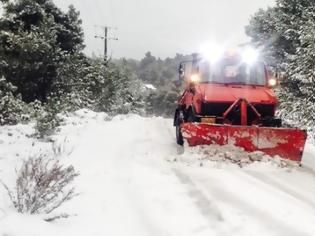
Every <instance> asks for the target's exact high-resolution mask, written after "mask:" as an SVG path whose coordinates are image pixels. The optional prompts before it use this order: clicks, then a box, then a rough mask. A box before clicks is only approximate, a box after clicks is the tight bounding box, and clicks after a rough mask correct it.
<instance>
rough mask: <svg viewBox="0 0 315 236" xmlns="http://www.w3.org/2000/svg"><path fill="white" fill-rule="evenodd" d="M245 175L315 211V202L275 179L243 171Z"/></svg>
mask: <svg viewBox="0 0 315 236" xmlns="http://www.w3.org/2000/svg"><path fill="white" fill-rule="evenodd" d="M244 173H245V174H247V175H249V176H251V177H253V178H255V179H257V180H259V181H260V182H262V183H264V184H267V185H268V186H273V187H275V189H276V190H277V191H282V192H283V193H285V194H287V195H288V196H290V197H292V198H294V199H295V200H297V201H301V202H303V203H306V204H308V205H309V206H310V207H312V208H314V209H315V200H313V199H310V198H308V197H306V196H303V195H302V194H300V193H299V192H297V191H295V190H294V189H292V188H290V187H288V186H285V185H284V183H281V182H279V181H277V180H276V179H275V178H271V177H270V176H268V175H266V174H264V173H262V172H255V171H244Z"/></svg>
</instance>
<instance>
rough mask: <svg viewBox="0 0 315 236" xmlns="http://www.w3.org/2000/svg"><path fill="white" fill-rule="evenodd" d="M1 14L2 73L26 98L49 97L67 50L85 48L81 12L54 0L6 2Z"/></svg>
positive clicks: (42, 99)
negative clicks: (61, 7) (63, 9)
mask: <svg viewBox="0 0 315 236" xmlns="http://www.w3.org/2000/svg"><path fill="white" fill-rule="evenodd" d="M3 9H4V14H3V16H2V17H1V18H0V74H1V75H3V76H5V77H6V79H7V80H8V81H9V82H11V83H12V84H13V85H15V86H16V87H17V93H20V94H21V95H22V98H23V100H24V101H26V102H31V101H34V100H36V99H39V100H41V101H46V100H47V96H48V95H49V93H50V92H51V86H52V83H53V82H54V80H55V79H56V76H57V69H58V66H59V65H60V63H61V62H63V61H64V60H65V57H66V55H67V54H73V53H77V52H78V51H81V50H82V49H83V48H84V45H83V31H82V28H81V21H80V19H79V13H78V12H77V11H75V9H74V7H73V6H70V8H69V11H68V12H67V13H64V12H62V11H61V10H60V9H58V8H57V7H56V6H55V4H54V3H53V2H52V1H51V0H17V1H5V2H4V6H3Z"/></svg>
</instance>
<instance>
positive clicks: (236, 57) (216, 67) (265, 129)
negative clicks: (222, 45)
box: [174, 49, 307, 163]
mask: <svg viewBox="0 0 315 236" xmlns="http://www.w3.org/2000/svg"><path fill="white" fill-rule="evenodd" d="M209 55H210V57H205V56H203V55H201V54H193V56H192V60H189V61H184V62H182V63H181V64H180V67H179V80H180V81H181V82H184V84H185V89H184V92H183V94H182V95H181V97H180V98H179V100H178V107H177V109H176V111H175V116H174V126H175V127H176V141H177V144H179V145H183V144H184V140H186V141H187V143H188V145H189V146H197V145H211V144H217V145H230V144H232V145H235V146H237V147H241V148H243V149H244V150H245V151H247V152H255V151H261V152H263V153H264V154H267V155H269V156H271V157H275V156H278V157H281V158H283V159H287V160H290V161H294V162H297V163H300V162H301V159H302V155H303V151H304V146H305V142H306V139H307V134H306V131H304V130H300V129H297V128H286V127H283V126H282V122H281V119H279V118H277V117H276V115H275V113H276V108H277V105H278V100H277V97H276V95H275V93H274V91H273V88H274V87H275V86H277V84H278V80H279V77H278V76H276V75H275V74H274V73H272V72H271V70H270V69H269V67H268V66H267V65H266V64H265V63H264V62H263V61H260V60H259V57H258V56H257V55H256V54H255V52H254V51H253V50H251V51H250V50H249V49H248V50H247V51H246V52H245V51H243V52H242V51H240V50H238V51H235V50H233V51H231V52H224V53H222V55H220V56H219V55H212V56H213V57H211V52H210V54H209Z"/></svg>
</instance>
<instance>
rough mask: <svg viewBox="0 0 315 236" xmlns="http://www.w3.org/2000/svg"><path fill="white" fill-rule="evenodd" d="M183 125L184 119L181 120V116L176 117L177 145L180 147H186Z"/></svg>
mask: <svg viewBox="0 0 315 236" xmlns="http://www.w3.org/2000/svg"><path fill="white" fill-rule="evenodd" d="M182 123H183V121H182V119H181V118H180V114H177V116H176V126H175V127H176V143H177V144H178V145H180V146H183V145H184V139H183V134H182V131H181V129H180V125H181V124H182Z"/></svg>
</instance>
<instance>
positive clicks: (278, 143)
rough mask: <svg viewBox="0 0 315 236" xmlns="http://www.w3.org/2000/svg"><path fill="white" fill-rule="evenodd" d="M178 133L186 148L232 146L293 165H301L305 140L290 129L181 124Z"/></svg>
mask: <svg viewBox="0 0 315 236" xmlns="http://www.w3.org/2000/svg"><path fill="white" fill-rule="evenodd" d="M181 130H182V133H183V137H184V138H185V139H186V140H187V142H188V145H189V146H197V145H211V144H218V145H227V144H233V145H235V146H237V147H241V148H244V150H245V151H247V152H254V151H261V152H263V153H265V154H267V155H270V156H272V157H274V156H280V157H281V158H283V159H288V160H291V161H295V162H301V159H302V155H303V151H304V146H305V142H306V138H307V135H306V132H305V131H303V130H299V129H292V128H270V127H257V126H231V125H214V124H202V123H183V124H182V125H181Z"/></svg>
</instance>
